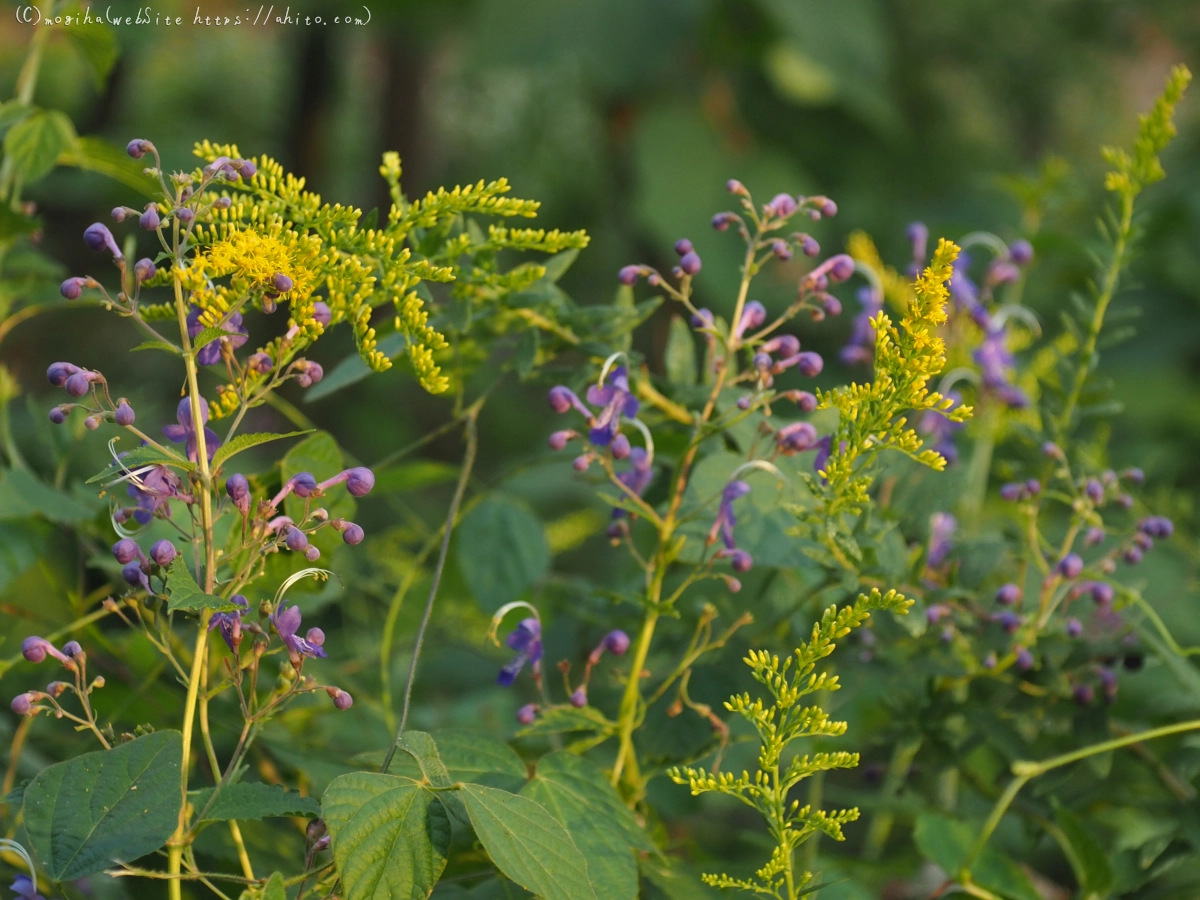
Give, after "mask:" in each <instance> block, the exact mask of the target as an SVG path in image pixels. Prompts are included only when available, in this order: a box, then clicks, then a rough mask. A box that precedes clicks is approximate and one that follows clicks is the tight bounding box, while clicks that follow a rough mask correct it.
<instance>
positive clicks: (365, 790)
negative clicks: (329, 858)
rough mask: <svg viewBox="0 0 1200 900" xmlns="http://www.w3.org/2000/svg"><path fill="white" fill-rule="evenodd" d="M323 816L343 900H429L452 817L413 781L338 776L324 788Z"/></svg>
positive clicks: (375, 775)
mask: <svg viewBox="0 0 1200 900" xmlns="http://www.w3.org/2000/svg"><path fill="white" fill-rule="evenodd" d="M321 815H322V818H324V820H325V824H326V826H328V828H329V834H330V836H331V838H332V842H333V858H334V861H335V862H336V863H337V869H338V874H339V875H340V876H341V878H342V883H343V885H344V886H345V898H346V900H407V898H409V897H428V896H429V894H430V893H431V892H432V891H433V887H434V885H435V884H437V880H438V878H439V877H440V876H441V874H442V870H443V869H444V868H445V867H446V853H447V852H448V850H449V848H450V817H449V816H448V815H447V814H446V808H445V807H444V806H443V805H442V802H441V800H439V799H438V798H437V797H436V796H435V795H434V794H433V793H432V792H430V791H427V790H426V789H425V788H423V787H421V786H420V785H419V784H417V783H416V782H415V781H413V780H412V779H409V778H401V777H400V776H398V775H382V774H379V773H375V772H352V773H350V774H348V775H341V776H339V777H337V778H335V779H334V780H333V781H332V782H331V783H330V785H329V787H328V788H326V789H325V795H324V797H322V801H321Z"/></svg>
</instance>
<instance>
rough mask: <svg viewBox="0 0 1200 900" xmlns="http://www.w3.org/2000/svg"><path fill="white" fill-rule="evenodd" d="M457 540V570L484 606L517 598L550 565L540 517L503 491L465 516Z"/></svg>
mask: <svg viewBox="0 0 1200 900" xmlns="http://www.w3.org/2000/svg"><path fill="white" fill-rule="evenodd" d="M457 546H458V548H459V552H458V568H459V571H460V572H461V573H462V576H463V579H464V580H465V581H466V583H467V587H468V588H469V589H470V591H471V593H472V595H474V597H475V599H476V600H477V601H478V602H479V604H480V605H481V606H482V607H483V608H484V609H487V610H494V609H499V608H500V607H501V606H503V605H504V604H505V603H509V602H511V601H513V600H516V599H517V598H518V597H520V596H521V595H522V594H523V593H525V591H527V590H528V589H529V588H531V587H533V585H534V584H535V583H536V582H537V581H538V580H539V579H540V578H541V577H542V576H543V575H545V574H546V572H547V571H548V570H549V568H550V548H549V546H548V545H547V544H546V531H545V529H544V528H543V527H542V523H541V522H540V521H539V520H538V518H537V517H536V516H535V515H534V514H533V513H532V512H530V511H529V510H528V509H526V508H525V507H524V506H521V505H519V504H517V503H515V502H513V501H512V500H508V499H506V498H503V497H492V498H489V499H486V500H484V501H483V502H482V503H480V504H479V505H478V506H476V507H475V508H474V509H472V510H471V511H470V512H469V513H468V514H467V515H466V517H464V519H463V521H462V524H461V525H459V527H458V533H457ZM468 548H469V549H468Z"/></svg>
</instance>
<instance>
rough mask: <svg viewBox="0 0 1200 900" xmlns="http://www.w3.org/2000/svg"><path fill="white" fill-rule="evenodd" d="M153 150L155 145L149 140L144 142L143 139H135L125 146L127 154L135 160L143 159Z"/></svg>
mask: <svg viewBox="0 0 1200 900" xmlns="http://www.w3.org/2000/svg"><path fill="white" fill-rule="evenodd" d="M153 150H154V145H153V144H152V143H150V142H149V141H147V140H143V139H142V138H134V139H133V140H132V141H130V142H129V143H128V144H126V145H125V152H126V153H128V154H129V155H130V156H132V157H133V158H134V159H141V158H142V157H143V156H145V155H146V154H147V153H150V152H151V151H153Z"/></svg>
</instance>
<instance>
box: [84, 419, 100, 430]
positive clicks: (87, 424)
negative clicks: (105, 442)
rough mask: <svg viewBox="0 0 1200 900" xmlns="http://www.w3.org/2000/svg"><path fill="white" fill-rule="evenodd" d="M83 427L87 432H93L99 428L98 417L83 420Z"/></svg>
mask: <svg viewBox="0 0 1200 900" xmlns="http://www.w3.org/2000/svg"><path fill="white" fill-rule="evenodd" d="M83 427H84V428H86V429H87V430H88V431H95V430H96V429H97V428H99V427H100V417H99V416H88V417H87V418H86V419H84V420H83Z"/></svg>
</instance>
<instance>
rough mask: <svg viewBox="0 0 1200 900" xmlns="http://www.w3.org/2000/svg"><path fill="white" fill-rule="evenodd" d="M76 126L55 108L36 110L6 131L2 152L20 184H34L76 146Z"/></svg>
mask: <svg viewBox="0 0 1200 900" xmlns="http://www.w3.org/2000/svg"><path fill="white" fill-rule="evenodd" d="M75 140H76V138H75V126H74V125H72V124H71V120H70V119H69V118H67V116H66V114H64V113H61V112H59V111H58V110H57V109H39V110H37V111H36V112H34V113H32V114H31V115H29V116H27V117H26V118H24V119H22V120H21V121H20V122H18V123H17V124H16V125H14V126H13V127H12V128H10V129H9V130H8V133H7V134H6V135H5V136H4V153H5V157H6V159H7V161H8V162H9V163H11V165H12V168H13V172H14V174H15V175H16V176H17V177H18V178H20V179H21V180H22V181H25V182H30V181H36V180H37V179H39V178H41V177H42V176H43V175H45V174H46V173H47V172H49V171H50V170H51V169H53V168H54V166H55V164H56V163H57V162H58V155H59V154H60V153H62V152H63V151H65V150H69V149H70V148H71V147H72V146H73V145H74V144H75Z"/></svg>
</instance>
